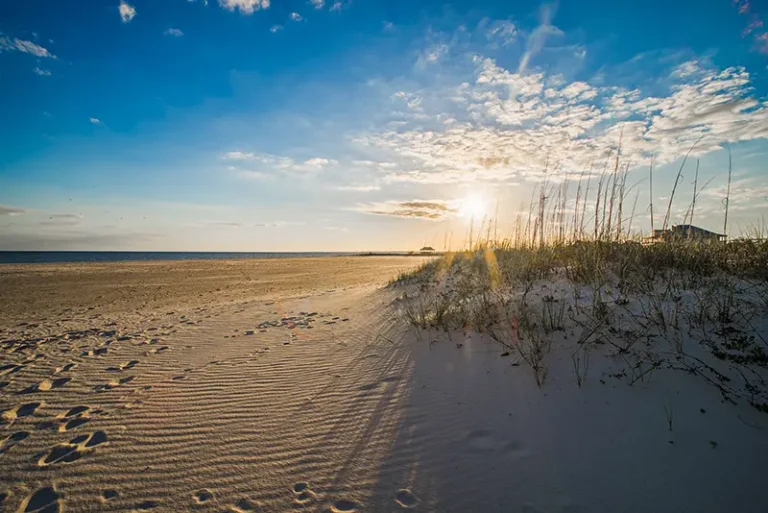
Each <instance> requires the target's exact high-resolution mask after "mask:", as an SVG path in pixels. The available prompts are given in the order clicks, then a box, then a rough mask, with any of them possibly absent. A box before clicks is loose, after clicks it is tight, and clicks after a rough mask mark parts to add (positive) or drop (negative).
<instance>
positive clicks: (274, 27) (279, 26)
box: [269, 25, 283, 34]
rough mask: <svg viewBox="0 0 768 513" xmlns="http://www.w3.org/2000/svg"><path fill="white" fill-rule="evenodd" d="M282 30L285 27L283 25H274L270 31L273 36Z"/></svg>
mask: <svg viewBox="0 0 768 513" xmlns="http://www.w3.org/2000/svg"><path fill="white" fill-rule="evenodd" d="M281 30H283V26H282V25H272V26H271V27H270V28H269V31H270V32H272V33H273V34H274V33H275V32H279V31H281Z"/></svg>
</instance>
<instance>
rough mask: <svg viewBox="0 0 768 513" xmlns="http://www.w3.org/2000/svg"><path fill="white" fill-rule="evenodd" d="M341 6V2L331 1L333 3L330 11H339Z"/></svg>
mask: <svg viewBox="0 0 768 513" xmlns="http://www.w3.org/2000/svg"><path fill="white" fill-rule="evenodd" d="M342 7H343V5H342V3H341V2H339V1H336V2H333V5H331V9H330V10H331V11H340V10H341V8H342Z"/></svg>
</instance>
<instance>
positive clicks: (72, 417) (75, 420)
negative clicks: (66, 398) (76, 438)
mask: <svg viewBox="0 0 768 513" xmlns="http://www.w3.org/2000/svg"><path fill="white" fill-rule="evenodd" d="M98 413H101V410H91V408H90V406H84V405H83V406H75V407H73V408H70V409H69V410H67V411H66V412H65V413H64V414H63V415H61V416H59V419H60V421H61V422H63V424H61V425H60V426H59V432H65V431H71V430H73V429H75V428H77V427H80V426H82V425H83V424H87V423H88V422H90V421H91V420H92V417H91V414H98Z"/></svg>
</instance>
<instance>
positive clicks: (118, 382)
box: [93, 376, 136, 392]
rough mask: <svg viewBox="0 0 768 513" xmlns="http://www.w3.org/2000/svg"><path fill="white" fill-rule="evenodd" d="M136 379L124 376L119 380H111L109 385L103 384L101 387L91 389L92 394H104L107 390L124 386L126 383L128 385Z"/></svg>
mask: <svg viewBox="0 0 768 513" xmlns="http://www.w3.org/2000/svg"><path fill="white" fill-rule="evenodd" d="M134 379H136V376H126V377H124V378H120V379H119V380H112V381H110V382H109V383H104V384H102V385H96V386H95V387H93V391H94V392H104V391H107V390H112V389H113V388H116V387H119V386H120V385H125V384H127V383H130V382H131V381H133V380H134Z"/></svg>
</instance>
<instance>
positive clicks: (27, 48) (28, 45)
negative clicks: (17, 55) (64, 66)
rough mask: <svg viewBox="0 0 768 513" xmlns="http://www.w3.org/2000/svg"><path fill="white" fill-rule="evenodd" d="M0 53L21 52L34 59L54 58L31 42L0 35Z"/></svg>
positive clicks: (44, 49)
mask: <svg viewBox="0 0 768 513" xmlns="http://www.w3.org/2000/svg"><path fill="white" fill-rule="evenodd" d="M2 52H21V53H28V54H30V55H34V56H35V57H40V58H48V59H55V58H56V56H55V55H53V54H52V53H51V52H49V51H48V50H47V49H46V48H43V47H42V46H40V45H38V44H35V43H33V42H32V41H26V40H24V39H19V38H16V37H15V38H13V39H11V38H10V37H8V36H6V35H4V34H2V33H0V53H2Z"/></svg>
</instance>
